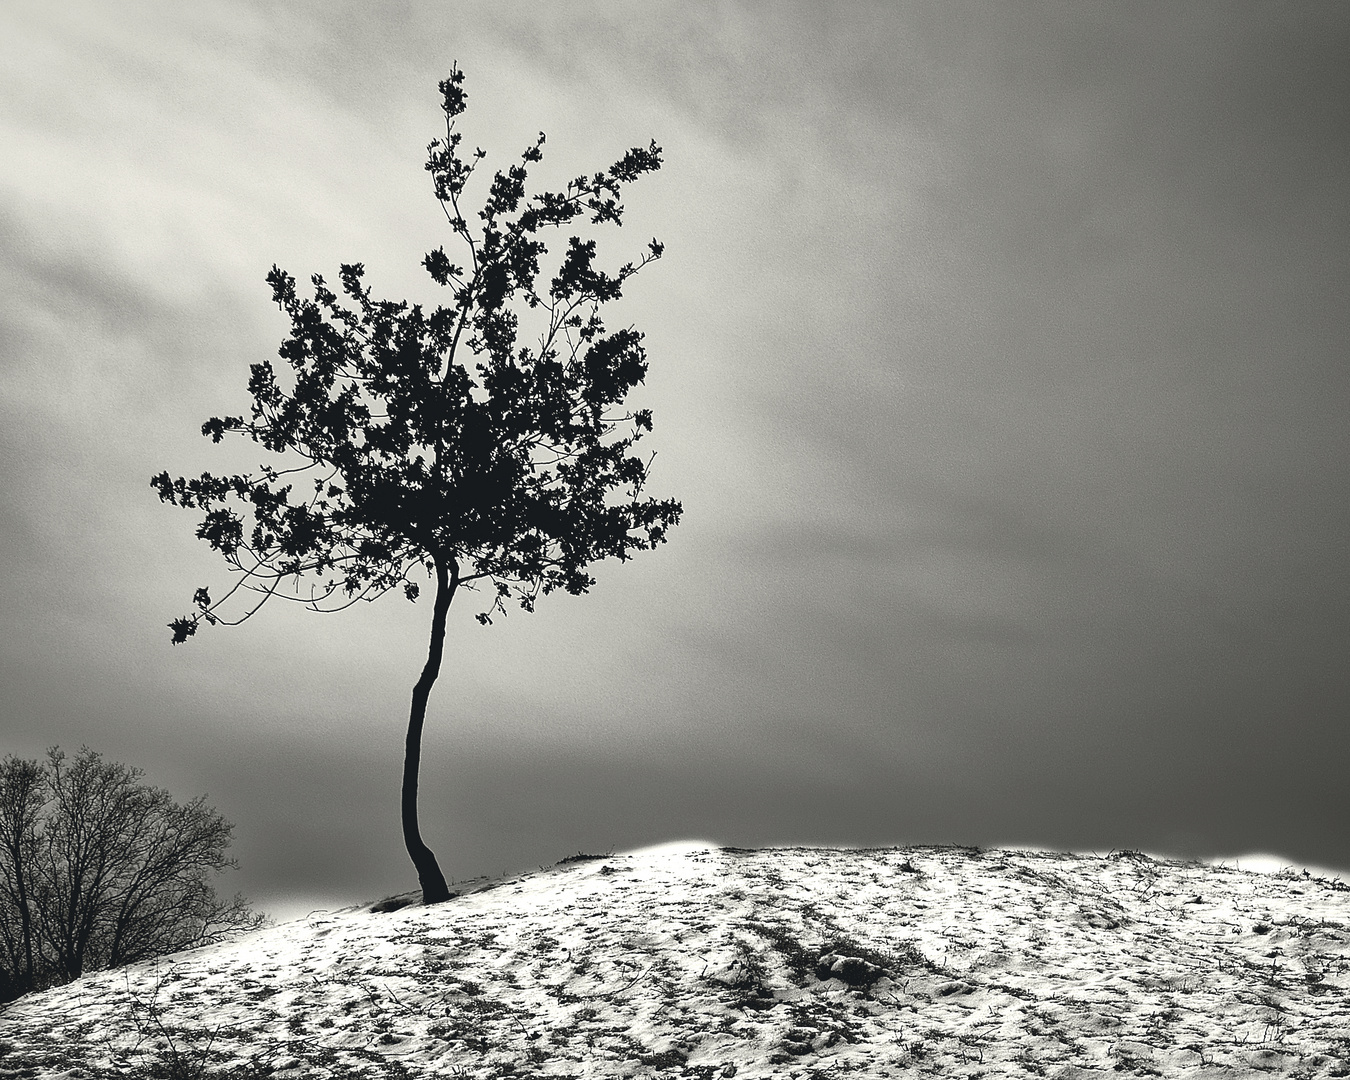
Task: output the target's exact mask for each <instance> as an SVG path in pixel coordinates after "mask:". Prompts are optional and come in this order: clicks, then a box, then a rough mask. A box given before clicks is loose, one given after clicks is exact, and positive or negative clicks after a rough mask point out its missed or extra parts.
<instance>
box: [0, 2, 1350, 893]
mask: <svg viewBox="0 0 1350 1080" xmlns="http://www.w3.org/2000/svg"><path fill="white" fill-rule="evenodd" d="M454 61H458V63H459V65H460V67H461V68H463V69H464V70H465V72H466V73H467V77H468V82H467V85H468V90H469V94H470V100H469V111H468V113H467V114H466V116H465V117H464V118H463V122H462V129H463V130H464V131H465V133H466V141H467V142H468V143H469V144H470V145H477V146H481V147H483V148H484V149H485V150H487V151H488V159H487V166H488V167H490V168H497V167H505V166H506V165H507V164H509V163H510V162H512V161H514V160H516V159H517V157H518V155H519V153H520V151H521V150H522V149H524V147H525V146H526V145H528V144H529V142H530V141H532V138H533V136H534V135H535V133H536V132H538V131H540V130H543V131H545V132H547V134H548V142H547V145H546V156H545V161H544V163H543V165H542V166H540V167H539V168H538V169H537V172H536V175H537V176H538V178H539V180H540V182H541V183H545V184H548V185H549V186H557V185H558V184H560V183H561V182H563V181H565V180H566V179H567V178H568V177H571V176H574V175H576V174H577V173H579V172H583V171H585V172H589V171H594V170H595V169H596V168H599V167H603V166H604V165H607V164H608V163H609V162H611V161H613V160H615V159H616V158H617V157H619V156H620V155H621V154H622V153H623V151H624V150H625V149H626V148H627V147H629V146H632V145H635V144H645V143H646V142H647V141H648V140H649V139H653V138H654V139H656V141H657V142H658V143H660V144H661V145H662V146H663V147H664V149H665V156H666V165H665V167H664V168H663V170H662V171H661V172H660V173H659V174H658V175H656V176H655V177H651V178H647V179H644V180H643V181H641V182H640V183H639V185H638V186H637V187H636V188H634V189H633V194H632V196H631V198H630V200H629V211H628V215H627V217H626V225H625V228H624V229H623V230H622V231H621V232H618V233H611V234H610V235H609V236H608V237H607V238H606V240H607V244H606V243H605V242H604V241H602V245H601V252H602V255H603V254H606V253H607V254H608V256H609V257H610V259H612V260H613V261H614V262H618V261H621V260H625V259H628V258H631V257H632V256H633V255H635V254H637V253H638V252H640V251H641V249H642V247H643V245H644V244H645V242H646V240H647V239H649V238H650V237H652V236H657V237H659V238H660V239H661V240H662V241H663V242H664V243H665V244H666V257H665V258H664V259H663V260H662V261H661V262H660V263H658V264H656V265H655V266H653V267H650V268H649V269H648V270H647V271H646V272H644V274H643V275H642V276H641V277H640V278H639V279H638V280H637V281H636V282H635V283H634V285H633V287H632V288H630V290H629V292H628V295H627V297H626V298H625V300H624V301H623V306H622V311H616V312H615V315H614V317H613V318H612V320H611V321H614V322H618V323H620V324H621V323H622V322H631V323H632V324H633V325H635V326H636V327H637V328H638V329H640V330H642V331H644V332H645V333H646V335H647V342H646V343H647V347H648V352H649V355H650V358H651V364H652V366H651V372H650V375H649V377H648V380H647V383H646V385H645V387H643V388H641V389H640V390H639V392H638V393H637V394H636V395H635V396H634V398H633V399H632V403H633V404H634V405H635V406H638V407H650V408H651V409H653V411H654V413H655V419H656V431H655V434H654V435H653V436H651V437H650V439H649V440H648V444H649V445H650V446H651V447H652V448H654V449H656V450H657V452H658V456H657V459H656V464H655V471H654V478H653V492H654V493H655V494H658V495H667V494H670V495H675V496H678V497H679V498H681V499H682V500H683V502H684V506H685V520H684V522H683V524H681V525H680V526H679V528H677V529H676V530H675V531H674V532H673V533H672V536H671V542H670V543H669V544H667V545H666V546H664V547H663V548H661V549H660V550H659V551H657V552H655V553H651V554H647V555H645V556H640V557H639V558H638V559H636V560H635V561H634V562H631V563H628V564H626V565H617V564H614V565H606V566H602V567H601V570H600V573H599V578H600V582H599V585H598V586H597V588H596V589H595V590H593V592H592V593H591V594H590V595H589V596H586V597H580V598H574V597H568V596H559V597H550V598H548V600H546V601H544V602H542V603H541V605H540V608H539V611H538V612H537V613H536V614H534V615H527V614H525V613H522V612H513V613H512V614H511V615H510V616H509V617H507V618H505V619H499V620H498V621H497V623H496V624H495V625H494V626H492V627H491V628H487V629H484V628H481V627H479V626H478V624H477V623H476V622H474V620H473V618H472V615H473V612H474V611H475V610H478V609H477V608H476V607H475V606H474V605H473V603H472V602H466V600H467V601H472V600H473V599H474V598H473V597H467V598H465V597H461V598H460V599H459V600H457V602H456V605H455V607H454V608H452V611H451V628H450V637H449V642H448V652H447V660H446V665H445V667H444V669H443V674H442V677H441V681H440V683H439V684H438V685H437V687H436V690H435V693H434V695H433V699H432V703H431V711H430V713H429V717H428V730H427V741H426V754H425V758H424V765H423V831H424V834H425V836H426V838H427V840H428V842H429V843H430V844H431V846H432V847H433V848H434V849H436V851H437V852H438V854H439V855H440V858H441V863H442V866H443V867H444V869H445V870H446V873H447V874H448V875H450V876H453V877H460V878H462V877H468V876H473V875H476V874H482V873H496V872H499V871H501V870H504V869H519V868H522V867H524V866H528V865H532V864H535V863H550V862H554V861H556V860H557V859H559V858H561V857H563V856H564V855H567V854H570V853H573V852H575V851H577V850H579V849H585V850H608V849H610V848H616V849H620V850H622V849H625V848H630V847H633V846H637V845H643V844H650V843H656V842H659V841H664V840H671V839H678V838H684V837H700V838H705V839H710V840H716V841H721V842H723V843H732V844H740V845H744V846H752V845H761V844H768V843H777V844H783V843H794V842H802V843H839V844H888V843H905V842H932V843H949V842H954V843H972V844H993V843H1003V844H1022V845H1038V846H1043V847H1052V848H1068V849H1078V850H1099V851H1103V850H1106V849H1109V848H1112V847H1133V848H1142V849H1146V850H1152V851H1157V852H1164V853H1172V854H1182V855H1205V856H1220V855H1229V854H1235V853H1239V852H1247V851H1252V850H1264V851H1270V852H1274V853H1276V854H1279V855H1281V856H1283V857H1286V858H1288V859H1290V860H1291V861H1301V862H1305V863H1312V864H1315V865H1324V866H1329V867H1339V868H1350V829H1348V828H1347V824H1350V795H1347V790H1348V789H1347V787H1346V784H1345V769H1346V762H1347V758H1350V721H1347V719H1346V717H1347V715H1350V707H1348V706H1347V702H1348V701H1350V663H1348V662H1347V659H1348V658H1350V573H1348V572H1347V566H1348V565H1350V550H1347V544H1348V541H1347V537H1348V536H1350V437H1348V435H1350V421H1348V420H1347V407H1348V406H1350V364H1347V348H1346V341H1347V329H1348V328H1350V327H1348V323H1350V315H1348V312H1350V9H1347V8H1346V6H1345V5H1343V4H1340V3H1322V4H1319V3H1314V2H1303V3H1298V4H1277V3H1235V2H1229V0H1225V2H1223V3H1200V2H1193V3H1187V4H1174V3H1160V4H1146V3H1129V4H1118V3H1102V4H1092V3H1081V2H1075V3H1065V4H1042V3H1014V4H1007V3H985V4H965V3H957V2H950V0H944V2H942V3H931V4H906V3H875V4H869V3H864V2H857V3H837V4H829V3H799V4H790V3H773V4H767V3H766V4H748V3H747V4H734V3H644V4H620V3H591V4H582V3H568V4H543V3H538V4H516V5H500V4H496V3H489V2H483V3H468V2H454V3H452V2H446V0H442V2H430V0H428V2H408V3H390V4H380V5H371V4H364V3H361V4H358V3H350V4H341V3H322V4H320V3H290V4H286V5H273V4H263V3H255V4H250V3H246V2H243V0H222V2H218V3H202V4H178V3H168V2H164V3H140V4H138V3H130V2H125V3H118V4H115V5H110V4H96V3H89V2H86V3H77V2H69V3H57V4H53V3H50V2H43V3H37V2H29V0H16V2H11V3H7V4H5V5H4V7H3V10H2V11H0V470H2V472H0V618H2V621H3V627H4V630H3V634H0V749H2V750H3V751H4V752H13V753H20V754H24V755H26V756H33V755H36V754H38V753H40V752H41V751H42V749H43V748H44V747H46V746H48V745H51V744H54V743H56V744H60V745H62V746H63V747H65V748H67V749H69V750H74V749H75V748H77V747H78V746H79V744H81V743H87V744H89V745H90V746H93V747H94V748H96V749H99V750H101V751H103V752H104V753H105V754H106V755H107V756H109V757H111V758H114V759H116V760H121V761H126V762H129V763H132V764H136V765H139V766H141V767H142V768H144V769H146V771H147V772H148V774H149V777H150V779H151V780H152V781H154V782H156V783H158V784H160V785H163V786H166V787H169V788H170V789H171V790H173V791H174V792H175V793H176V794H178V795H179V796H180V797H187V796H190V795H193V794H197V793H201V792H205V793H208V794H209V796H210V798H211V801H212V802H213V803H214V804H215V805H217V806H218V807H219V808H220V809H221V810H222V811H223V812H224V813H225V814H226V815H227V816H228V817H230V818H231V819H232V820H233V821H235V822H236V823H237V833H236V844H235V852H236V854H237V855H238V856H239V858H240V859H241V861H242V862H243V864H244V869H243V872H242V873H241V874H240V875H239V876H238V879H237V880H238V884H239V885H241V886H242V887H243V888H244V889H245V890H246V891H248V892H250V893H251V894H252V895H253V896H255V897H256V898H257V899H258V900H259V901H260V902H262V903H263V904H264V906H266V905H267V904H268V903H274V904H279V905H284V904H291V903H302V902H305V901H308V900H310V899H313V900H314V901H315V902H336V901H341V902H354V901H357V900H360V899H365V898H369V897H374V896H379V895H385V894H387V893H390V892H395V891H399V890H401V889H406V888H411V887H412V886H413V885H414V883H415V878H414V876H413V873H412V868H411V865H410V864H409V863H408V862H407V859H406V856H405V855H404V853H403V850H402V844H401V838H400V834H399V825H398V782H399V774H400V768H401V753H402V737H403V726H404V723H405V720H406V710H407V702H408V696H409V692H410V690H411V687H412V683H413V681H414V680H415V678H416V675H417V673H418V670H419V669H420V665H421V662H422V659H423V657H424V655H425V647H426V645H425V640H426V630H427V625H428V622H429V619H430V610H429V606H428V605H427V604H426V603H418V604H415V605H410V604H408V603H407V602H406V601H405V600H404V599H402V597H399V596H388V597H386V598H384V599H383V600H381V601H379V602H378V603H376V604H374V605H363V606H362V607H361V608H359V609H357V610H353V611H349V612H346V613H344V614H341V615H334V616H322V615H316V614H311V613H307V612H304V611H300V610H293V609H286V610H283V609H282V607H281V606H275V609H274V610H273V609H267V610H265V611H264V612H263V613H262V614H261V615H260V616H259V617H258V618H256V619H254V620H252V621H251V622H250V623H248V624H247V625H246V626H244V627H240V628H237V629H233V630H212V631H204V632H203V633H202V634H200V635H199V636H198V637H197V638H196V639H194V640H193V641H192V642H191V643H190V644H189V645H187V646H184V647H181V648H176V649H173V648H170V646H169V633H168V630H167V628H166V626H165V624H166V623H167V622H168V620H169V619H170V618H172V617H174V616H176V615H180V614H182V613H183V612H184V611H186V610H187V608H188V606H189V605H188V601H189V599H190V597H191V594H192V591H193V589H195V588H196V587H198V586H200V585H206V584H211V585H214V586H216V587H217V588H219V587H220V586H221V585H222V584H223V583H224V582H225V580H226V573H225V569H224V565H223V564H222V563H220V562H219V560H218V559H217V557H216V556H214V554H213V553H212V552H210V551H209V549H208V548H207V547H206V545H205V544H203V543H201V542H199V541H197V540H196V539H195V538H194V537H193V535H192V530H193V527H194V525H195V519H194V518H193V516H192V515H190V514H186V513H184V512H183V511H181V510H176V509H174V508H172V507H168V506H164V505H162V504H160V503H159V502H158V500H157V498H156V496H155V494H154V492H153V491H152V490H151V489H150V487H149V477H150V476H151V475H152V474H153V473H157V472H159V471H160V470H162V469H168V470H169V471H170V472H172V473H174V474H175V475H178V474H182V473H188V474H193V473H196V472H199V471H201V470H203V469H210V470H212V471H216V472H220V471H224V470H226V469H228V468H230V467H231V466H237V467H245V468H247V467H252V466H255V465H256V464H257V463H258V458H259V452H258V451H257V450H255V449H254V448H252V447H251V445H250V444H246V443H240V444H236V445H234V446H232V447H227V446H224V445H223V446H221V447H213V446H212V445H211V444H210V442H209V441H208V440H205V439H202V438H201V437H200V436H199V435H198V430H199V428H200V425H201V422H202V421H203V420H204V419H205V418H206V417H208V416H212V415H220V414H224V413H238V412H242V411H245V410H246V409H247V404H248V400H247V395H246V391H245V385H246V381H247V376H248V365H249V364H250V363H252V362H255V361H257V360H259V359H262V358H265V357H269V356H274V355H275V350H276V347H277V345H278V344H279V342H280V340H281V338H282V336H283V334H284V332H285V329H286V327H285V322H284V320H283V318H282V316H281V315H280V314H279V313H278V312H277V311H276V310H275V308H273V307H272V306H271V304H270V295H269V292H268V289H267V287H266V285H265V284H264V283H263V277H264V275H265V274H266V272H267V270H268V268H269V267H270V266H271V265H272V264H273V263H277V264H279V265H280V266H282V267H284V268H285V269H287V270H289V271H291V272H292V273H294V274H296V276H297V277H299V278H301V279H302V280H303V279H304V278H306V277H307V276H308V275H309V274H310V273H312V272H316V271H317V272H322V273H324V274H326V275H327V276H329V277H330V279H331V278H333V277H335V275H336V270H337V266H338V264H339V263H341V262H356V261H359V262H364V263H365V265H366V267H367V274H368V278H367V280H368V282H369V283H370V284H371V285H372V286H373V287H374V288H375V291H376V293H377V294H382V295H385V296H391V297H404V296H407V297H410V298H413V299H419V300H423V301H433V302H434V300H435V299H436V295H435V286H434V285H433V284H432V283H431V282H430V281H429V279H427V278H426V275H425V273H424V272H423V271H422V270H421V268H420V265H419V264H420V260H421V257H422V255H423V253H424V252H425V251H427V250H429V249H431V248H434V247H436V246H438V245H441V244H447V245H448V244H449V243H450V241H451V236H450V234H449V231H448V229H447V227H446V225H445V223H444V219H443V218H442V217H441V214H440V209H439V207H438V206H437V205H436V203H435V201H434V200H433V198H432V195H431V191H430V185H429V182H428V179H427V176H426V174H425V173H424V172H423V171H422V162H423V160H424V156H425V146H426V143H427V142H428V140H429V139H431V138H432V137H434V136H435V135H436V134H437V133H438V130H439V128H438V124H439V120H440V116H439V112H438V108H437V105H438V100H437V95H436V82H437V80H438V79H440V78H442V77H443V76H444V75H445V74H446V73H447V71H448V70H449V68H450V66H451V63H452V62H454Z"/></svg>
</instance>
